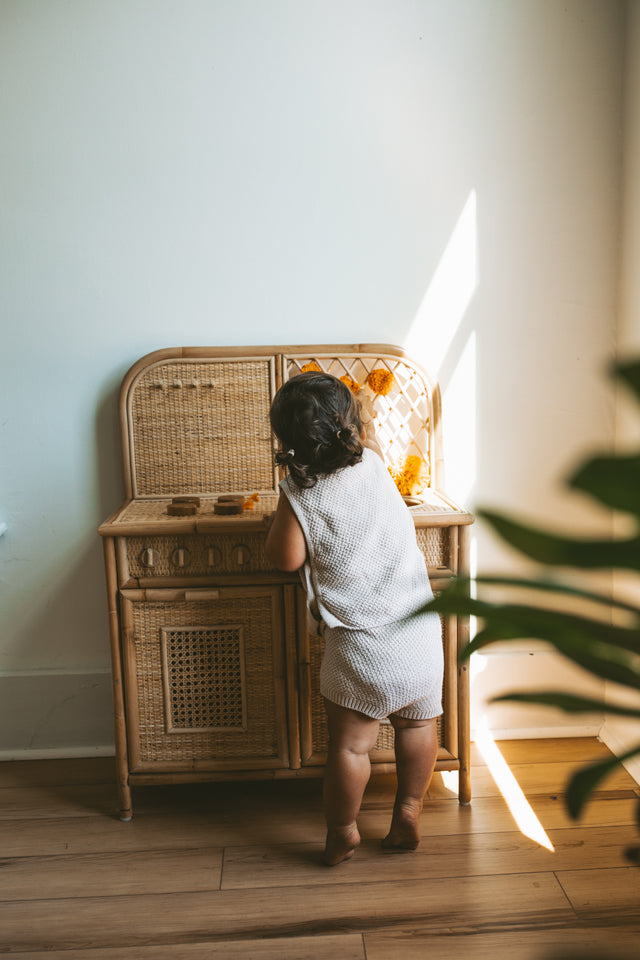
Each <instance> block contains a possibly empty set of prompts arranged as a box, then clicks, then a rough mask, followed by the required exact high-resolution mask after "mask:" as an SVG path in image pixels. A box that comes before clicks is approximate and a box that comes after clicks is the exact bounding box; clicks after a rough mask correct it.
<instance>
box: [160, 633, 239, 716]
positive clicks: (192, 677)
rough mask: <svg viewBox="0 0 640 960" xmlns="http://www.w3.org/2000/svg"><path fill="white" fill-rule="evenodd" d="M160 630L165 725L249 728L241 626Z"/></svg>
mask: <svg viewBox="0 0 640 960" xmlns="http://www.w3.org/2000/svg"><path fill="white" fill-rule="evenodd" d="M160 633H161V643H162V660H163V663H162V666H163V672H164V686H165V694H166V696H165V716H166V720H167V729H168V730H169V731H174V730H180V731H183V732H188V731H191V732H194V731H205V730H224V729H235V730H237V729H240V730H242V729H245V728H246V718H245V712H244V695H245V683H244V648H243V647H244V645H243V630H242V625H241V624H228V625H225V626H216V627H214V626H211V627H164V628H163V629H162V630H161V631H160Z"/></svg>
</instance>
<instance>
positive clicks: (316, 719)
mask: <svg viewBox="0 0 640 960" xmlns="http://www.w3.org/2000/svg"><path fill="white" fill-rule="evenodd" d="M442 633H443V644H444V652H445V675H444V682H443V690H442V707H443V715H442V717H439V718H438V721H437V723H438V743H439V745H440V756H442V757H451V756H454V757H455V756H457V745H456V744H455V743H454V742H453V741H454V739H457V737H456V736H455V731H456V730H457V726H456V722H455V721H456V718H455V716H453V717H452V716H451V712H452V711H455V710H456V696H455V691H456V682H457V675H456V670H455V661H453V663H452V655H453V653H454V651H453V648H454V647H455V627H454V625H453V623H452V621H451V620H450V619H449V618H446V619H444V620H443V623H442ZM307 642H308V648H307V650H306V655H307V657H308V664H309V669H308V671H306V674H305V677H304V679H303V682H302V684H301V687H302V689H301V692H300V704H301V722H300V735H301V744H302V763H303V764H304V765H305V766H308V765H311V766H313V765H316V764H324V763H325V762H326V757H327V746H328V742H329V731H328V729H327V721H326V716H325V710H324V702H323V698H322V695H321V693H320V665H321V663H322V652H323V649H324V643H323V640H322V638H321V637H318V636H316V635H315V634H310V635H309V637H308V641H307ZM452 734H453V735H452ZM393 739H394V733H393V727H392V726H391V724H390V723H387V722H382V723H381V724H380V733H379V734H378V740H377V742H376V745H375V747H374V749H373V750H372V751H371V754H370V756H371V760H372V761H374V762H378V763H380V762H389V763H392V762H393V761H394V760H395V757H394V753H393Z"/></svg>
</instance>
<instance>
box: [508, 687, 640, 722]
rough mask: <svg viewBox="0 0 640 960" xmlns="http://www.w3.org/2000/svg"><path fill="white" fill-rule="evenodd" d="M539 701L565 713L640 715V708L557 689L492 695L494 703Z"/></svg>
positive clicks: (545, 705)
mask: <svg viewBox="0 0 640 960" xmlns="http://www.w3.org/2000/svg"><path fill="white" fill-rule="evenodd" d="M505 701H509V702H511V703H537V704H540V705H541V706H544V707H557V708H558V709H559V710H563V711H564V712H565V713H592V712H595V711H606V712H607V713H609V714H615V715H616V716H620V717H640V709H638V710H635V709H633V708H632V707H623V706H619V705H618V704H613V703H607V702H606V701H605V700H596V699H592V698H591V697H578V696H575V695H574V694H572V693H560V692H558V691H556V690H537V691H535V692H533V693H503V694H502V695H501V696H499V697H492V698H491V702H492V703H502V702H505Z"/></svg>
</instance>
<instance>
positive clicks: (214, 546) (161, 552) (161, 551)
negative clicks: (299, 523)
mask: <svg viewBox="0 0 640 960" xmlns="http://www.w3.org/2000/svg"><path fill="white" fill-rule="evenodd" d="M265 539H266V531H265V533H247V532H243V531H239V532H238V533H237V534H235V535H232V534H222V535H221V536H216V535H214V534H200V535H196V534H193V535H188V536H177V535H173V534H168V535H165V536H155V535H154V536H148V537H127V560H128V564H129V576H131V577H138V578H140V579H143V578H144V577H198V576H207V575H208V574H215V573H259V572H261V571H264V570H273V569H274V568H273V567H272V566H271V565H270V564H269V563H268V561H267V558H266V556H265V553H264V543H265ZM238 547H243V548H244V549H243V550H242V555H241V556H242V559H243V561H244V562H243V563H242V564H239V563H238V562H237V560H238V554H237V553H236V551H237V549H238ZM148 550H151V551H152V552H153V566H148V565H147V564H146V563H145V562H144V559H145V558H148V554H147V551H148ZM179 550H182V551H183V552H182V556H181V557H179V556H178V553H177V551H179ZM179 559H181V560H182V561H183V565H182V566H181V565H180V564H179V562H178V560H179Z"/></svg>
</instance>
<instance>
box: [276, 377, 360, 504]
mask: <svg viewBox="0 0 640 960" xmlns="http://www.w3.org/2000/svg"><path fill="white" fill-rule="evenodd" d="M270 418H271V427H272V429H273V432H274V433H275V435H276V437H277V438H278V441H279V443H280V446H281V450H280V451H279V452H278V453H277V454H276V463H279V464H284V465H285V466H286V467H287V469H288V471H289V475H290V477H291V479H292V480H293V482H294V483H295V484H296V485H297V486H298V487H312V486H314V484H315V483H316V480H317V479H318V477H319V476H323V475H326V474H329V473H333V472H334V471H335V470H339V469H340V468H341V467H349V466H352V465H353V464H354V463H359V461H360V460H361V459H362V450H363V442H362V422H361V419H360V408H359V406H358V402H357V400H356V399H355V397H354V396H353V394H352V393H351V391H350V390H349V388H348V387H347V386H346V385H345V384H344V383H342V381H341V380H338V378H337V377H333V376H331V374H329V373H321V372H318V371H315V370H313V371H309V372H308V373H300V374H298V376H296V377H292V378H291V380H287V382H286V383H285V384H283V385H282V387H281V388H280V389H279V390H278V392H277V393H276V395H275V397H274V400H273V403H272V404H271V412H270Z"/></svg>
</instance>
